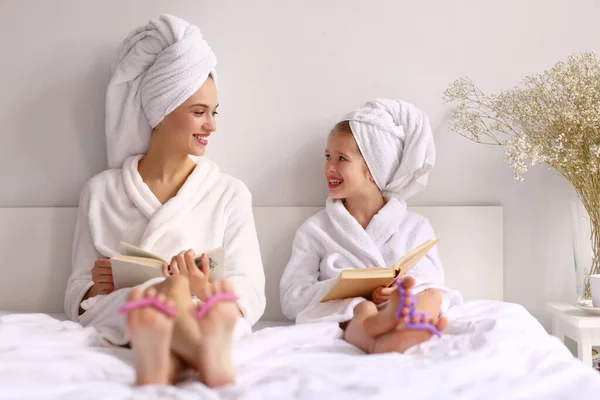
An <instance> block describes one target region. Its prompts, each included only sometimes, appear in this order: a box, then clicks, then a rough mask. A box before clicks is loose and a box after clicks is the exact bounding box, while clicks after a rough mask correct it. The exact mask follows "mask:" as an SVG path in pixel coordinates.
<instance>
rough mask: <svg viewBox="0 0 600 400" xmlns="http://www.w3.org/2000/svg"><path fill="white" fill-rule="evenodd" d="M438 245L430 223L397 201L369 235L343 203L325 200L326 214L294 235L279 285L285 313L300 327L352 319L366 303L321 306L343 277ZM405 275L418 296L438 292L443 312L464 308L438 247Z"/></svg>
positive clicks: (347, 301)
mask: <svg viewBox="0 0 600 400" xmlns="http://www.w3.org/2000/svg"><path fill="white" fill-rule="evenodd" d="M429 239H435V235H434V232H433V229H432V227H431V224H430V223H429V221H428V220H427V219H426V218H425V217H423V216H421V215H418V214H415V213H412V212H410V211H408V210H407V209H406V203H404V202H402V201H400V200H398V199H397V198H395V197H392V198H390V199H388V201H387V203H386V205H385V206H384V207H383V208H382V209H381V210H380V211H379V212H378V213H377V214H376V215H375V216H374V217H373V219H372V220H371V222H370V223H369V225H368V226H367V229H366V230H365V229H363V228H362V226H360V224H359V223H358V222H357V221H356V219H354V217H352V215H350V213H349V212H348V211H347V210H346V208H345V207H344V205H343V204H342V202H341V201H339V200H335V201H334V200H332V199H331V198H329V199H328V200H327V204H326V208H325V210H323V211H321V212H319V213H317V214H316V215H314V216H312V217H311V218H309V219H308V220H307V221H306V222H305V223H304V224H303V225H302V226H301V227H300V228H299V229H298V231H297V232H296V237H295V240H294V244H293V249H292V255H291V258H290V261H289V263H288V265H287V266H286V269H285V271H284V273H283V276H282V278H281V283H280V292H281V306H282V310H283V313H284V314H285V315H286V316H287V317H288V318H290V319H296V322H317V321H336V322H344V321H348V320H350V319H352V316H353V314H354V307H355V306H356V305H357V304H358V303H360V302H361V301H364V300H365V299H364V298H352V299H344V300H331V301H328V302H326V303H320V300H321V298H323V296H324V295H325V294H326V293H327V291H328V290H329V288H330V287H331V285H332V284H333V282H334V281H335V279H336V278H337V276H338V275H339V273H340V271H341V270H343V269H349V268H367V267H390V268H391V267H393V266H394V264H396V262H397V261H398V260H399V259H400V258H401V257H402V256H403V255H404V254H406V253H407V252H408V251H410V250H412V249H413V248H415V247H417V246H419V245H420V244H422V243H423V242H425V241H427V240H429ZM407 275H411V276H413V277H415V279H416V281H417V284H416V286H415V288H414V291H415V293H418V292H420V291H423V290H425V289H429V288H437V289H439V290H440V291H441V293H442V296H443V304H442V312H444V311H446V310H447V309H448V308H449V307H450V306H452V305H454V304H458V303H460V302H462V297H461V295H460V293H458V292H457V291H454V290H450V289H448V288H446V287H444V286H443V285H444V270H443V268H442V263H441V262H440V259H439V257H438V253H437V249H436V247H434V248H433V249H431V250H430V251H429V253H428V254H427V255H426V256H425V257H424V258H423V259H422V260H421V261H420V262H419V263H418V264H417V265H416V266H415V267H413V268H412V269H411V270H410V271H409V272H408V274H407Z"/></svg>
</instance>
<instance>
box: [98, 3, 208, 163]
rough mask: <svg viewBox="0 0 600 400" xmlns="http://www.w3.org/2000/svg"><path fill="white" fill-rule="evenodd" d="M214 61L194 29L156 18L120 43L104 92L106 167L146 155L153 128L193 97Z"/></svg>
mask: <svg viewBox="0 0 600 400" xmlns="http://www.w3.org/2000/svg"><path fill="white" fill-rule="evenodd" d="M216 64H217V59H216V57H215V55H214V53H213V52H212V50H211V48H210V47H209V46H208V43H206V41H205V40H204V39H203V38H202V34H201V33H200V30H199V29H198V27H196V26H194V25H191V24H189V23H187V22H186V21H184V20H182V19H180V18H177V17H174V16H172V15H166V14H165V15H161V16H160V17H159V18H158V19H157V20H152V21H150V22H148V23H147V24H146V25H144V26H141V27H139V28H137V29H134V30H133V31H132V32H131V33H130V34H129V35H128V36H127V38H126V39H125V40H124V42H123V43H122V44H121V47H120V49H119V51H118V56H117V60H116V63H115V67H114V72H113V76H112V78H111V80H110V83H109V85H108V90H107V93H106V144H107V155H108V164H109V166H110V168H121V166H122V165H123V162H124V161H125V160H126V159H127V158H128V157H129V156H132V155H134V154H141V153H144V152H146V150H147V149H148V145H149V143H150V135H151V133H152V129H153V128H154V127H156V125H158V123H159V122H160V121H162V120H163V118H164V117H165V116H166V115H168V114H169V113H171V112H172V111H173V110H174V109H176V108H177V107H179V106H180V105H181V104H182V103H183V102H185V101H186V100H187V99H188V98H189V97H190V96H191V95H193V94H194V93H195V92H196V91H198V89H200V87H201V86H202V84H203V83H204V82H205V81H206V79H208V77H209V75H210V76H211V77H212V78H213V80H215V83H216V73H215V66H216Z"/></svg>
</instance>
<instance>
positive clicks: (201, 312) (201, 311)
mask: <svg viewBox="0 0 600 400" xmlns="http://www.w3.org/2000/svg"><path fill="white" fill-rule="evenodd" d="M238 299H239V296H237V295H235V294H231V293H219V294H215V295H214V296H211V297H209V299H208V300H206V301H205V302H204V303H203V304H202V305H201V306H200V307H198V310H197V311H196V318H202V317H204V316H205V315H206V313H208V311H209V310H210V309H211V308H212V306H214V305H215V304H216V303H218V302H220V301H236V300H238Z"/></svg>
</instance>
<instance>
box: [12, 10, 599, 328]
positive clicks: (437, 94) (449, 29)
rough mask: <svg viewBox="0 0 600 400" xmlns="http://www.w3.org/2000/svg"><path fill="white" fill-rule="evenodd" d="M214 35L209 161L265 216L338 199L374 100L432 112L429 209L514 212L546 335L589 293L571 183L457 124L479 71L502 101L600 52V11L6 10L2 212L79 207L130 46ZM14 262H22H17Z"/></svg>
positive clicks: (521, 271)
mask: <svg viewBox="0 0 600 400" xmlns="http://www.w3.org/2000/svg"><path fill="white" fill-rule="evenodd" d="M163 12H168V13H172V14H175V15H178V16H181V17H183V18H185V19H187V20H189V21H190V22H193V23H195V24H197V25H199V27H200V28H201V30H202V31H203V33H204V35H205V37H206V38H207V40H208V41H209V43H210V44H211V46H212V47H213V49H214V50H215V52H216V54H217V57H218V59H219V65H218V67H217V68H218V72H219V74H220V84H221V86H220V89H221V90H220V97H221V98H220V100H221V104H222V105H221V107H222V108H221V110H220V111H221V115H220V117H219V118H220V122H219V129H218V132H217V133H218V134H217V135H215V136H216V137H215V139H214V140H213V141H212V144H211V148H210V149H209V153H208V154H209V157H210V158H212V159H214V160H216V161H217V162H218V163H219V164H220V165H221V168H222V169H223V170H224V171H226V172H229V173H231V174H233V175H235V176H237V177H239V178H241V179H242V180H243V181H245V182H246V184H247V185H248V186H249V188H250V189H251V191H252V193H253V194H254V203H255V205H256V206H270V205H286V206H291V205H304V206H313V205H314V206H318V205H322V204H323V203H324V199H325V195H326V190H325V185H324V184H323V179H322V177H321V165H322V152H323V145H324V141H325V136H326V134H327V132H328V129H329V128H330V127H331V125H332V124H333V123H334V122H336V118H338V117H340V116H341V115H342V114H343V113H344V112H346V111H348V110H350V109H352V108H354V107H356V106H359V105H361V104H362V103H363V102H364V101H366V100H368V99H370V98H373V97H396V98H403V99H406V100H409V101H412V102H413V103H415V104H416V105H418V106H420V107H421V108H423V109H424V110H426V111H427V112H428V113H429V116H430V119H431V122H432V126H433V128H434V130H435V135H436V141H437V146H438V162H437V167H436V169H435V171H434V172H433V174H432V175H431V179H430V185H429V188H428V189H427V190H426V191H425V192H423V193H422V194H420V195H419V196H418V197H415V198H414V199H413V201H412V202H411V204H413V205H478V204H481V205H488V204H490V205H496V204H500V205H503V206H504V207H505V229H506V230H505V238H504V239H505V264H506V265H505V269H506V270H505V299H506V300H507V301H512V302H518V303H521V304H523V305H525V306H526V307H527V308H528V309H529V310H530V311H531V312H532V313H533V314H534V315H535V316H536V317H538V318H540V319H541V320H542V322H543V323H544V324H546V325H548V324H547V322H548V318H547V315H546V312H545V310H544V304H545V302H546V301H548V300H560V299H571V298H572V297H573V296H574V294H573V292H574V273H573V263H572V260H571V248H570V232H569V209H568V206H569V197H570V196H571V195H572V192H571V189H570V187H569V185H568V184H566V183H565V182H564V181H563V180H561V179H560V178H558V177H556V176H554V175H553V174H552V173H551V172H550V171H548V170H547V169H546V168H544V167H539V168H537V169H535V170H533V171H532V172H531V173H530V174H529V175H527V176H526V180H525V182H523V183H517V182H515V181H513V180H512V179H511V176H512V172H511V170H510V169H509V168H508V166H506V165H505V164H504V162H503V155H502V149H500V148H492V147H485V146H480V145H476V144H474V143H471V142H469V141H467V140H466V139H463V138H461V137H460V136H458V135H457V134H455V133H453V132H449V131H448V130H447V129H446V123H447V121H448V117H449V111H450V109H449V107H447V106H444V105H443V104H442V101H441V96H442V92H443V90H444V89H445V88H446V86H447V85H448V84H449V83H450V82H451V81H452V80H453V79H455V78H458V77H459V76H461V75H468V76H470V77H472V78H473V80H474V81H475V82H476V83H478V84H479V85H480V86H481V87H482V88H483V89H484V90H487V91H497V90H500V89H502V88H507V87H509V86H511V85H513V84H515V83H516V82H517V81H518V80H519V79H520V78H521V77H522V76H523V75H525V74H531V73H535V72H539V71H542V70H543V69H545V68H548V67H550V66H551V65H552V64H553V63H554V62H555V61H557V60H559V59H562V58H564V57H566V56H567V55H568V54H569V53H571V52H575V51H582V50H595V51H600V42H598V37H599V35H598V34H599V33H600V32H599V30H600V29H599V28H598V24H597V17H598V15H600V3H599V2H596V1H593V0H579V1H573V0H571V1H568V0H561V1H558V0H555V1H549V0H529V1H526V2H525V1H522V0H505V1H502V2H500V1H495V2H489V1H487V2H482V1H477V0H471V1H441V0H440V1H419V2H416V1H398V0H387V1H376V0H369V1H364V0H337V1H323V0H311V1H302V2H300V1H283V0H262V1H253V2H246V1H242V0H238V1H232V0H218V1H217V0H213V1H198V0H190V1H183V0H179V1H169V2H167V1H160V0H127V1H122V0H104V1H101V2H91V1H80V0H53V1H42V0H38V1H26V0H2V1H1V2H0V37H2V40H1V41H0V54H1V62H0V68H1V71H2V73H1V74H0V88H1V89H0V110H1V111H0V127H1V128H2V134H1V135H0V183H1V184H2V190H1V191H0V206H71V205H76V204H77V201H78V193H79V190H80V189H81V187H82V185H83V183H84V182H85V181H86V180H87V179H88V178H89V177H90V176H92V175H93V174H95V173H97V172H99V171H101V170H102V169H103V168H105V167H106V160H105V156H106V150H105V141H104V133H103V124H104V115H103V112H104V92H105V87H106V84H107V82H108V79H109V65H110V63H111V61H112V57H113V54H114V51H115V49H116V47H117V45H118V43H119V41H120V40H122V39H123V38H124V36H125V35H126V34H127V33H128V32H129V30H130V29H132V28H134V27H135V26H137V25H139V24H142V23H145V22H146V21H147V20H148V19H151V18H154V17H155V16H157V15H159V14H160V13H163ZM4 268H6V266H4Z"/></svg>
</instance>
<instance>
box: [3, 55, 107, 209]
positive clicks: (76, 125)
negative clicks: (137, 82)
mask: <svg viewBox="0 0 600 400" xmlns="http://www.w3.org/2000/svg"><path fill="white" fill-rule="evenodd" d="M113 53H114V49H112V48H111V49H102V50H98V51H97V52H96V54H97V57H96V60H95V61H94V62H93V63H92V65H90V68H88V69H87V70H83V69H82V70H78V71H77V75H71V76H69V77H68V79H63V80H62V81H60V82H56V81H54V80H53V81H51V82H48V85H46V86H43V87H40V88H39V92H37V94H36V95H34V96H31V97H30V98H29V99H28V102H27V103H24V104H22V107H19V109H18V110H17V115H15V118H11V120H10V121H11V122H13V123H12V124H11V125H12V126H10V127H9V128H8V131H9V132H11V134H12V135H13V137H11V138H10V140H9V146H8V147H9V149H7V150H9V151H8V152H7V155H8V157H9V159H11V162H10V163H9V165H12V166H13V168H14V169H13V171H12V172H11V171H6V173H8V174H9V176H8V178H9V179H12V180H13V182H14V180H15V179H18V182H14V183H13V184H11V185H9V186H10V187H12V188H13V193H12V196H11V197H9V198H8V199H7V198H2V196H1V195H0V204H2V205H3V206H10V205H15V206H16V205H18V206H21V207H22V206H74V205H77V204H78V199H79V192H80V190H81V188H82V187H83V185H84V183H85V182H86V181H87V180H88V179H89V178H90V177H91V176H93V175H95V174H96V173H98V172H100V171H102V170H104V169H106V167H107V161H106V141H105V135H104V115H105V114H104V113H105V95H106V87H107V85H108V81H109V79H110V62H111V56H112V54H113ZM76 56H77V55H76V54H65V53H64V52H63V53H62V54H57V55H56V57H58V58H60V59H63V60H68V59H72V58H75V57H76ZM43 63H44V61H43V60H41V61H40V64H41V65H43ZM25 155H27V156H25ZM15 170H16V171H19V173H20V176H16V174H14V171H15ZM39 171H46V172H51V173H40V172H39ZM66 177H70V178H71V179H65V178H66ZM23 182H27V183H28V184H26V185H25V184H23ZM57 188H58V190H57ZM15 192H16V193H15ZM42 193H43V194H44V195H43V196H40V194H42ZM48 194H50V196H48ZM5 196H6V195H5ZM40 197H42V198H43V199H41V200H37V199H38V198H40ZM11 198H16V199H21V201H19V204H11V200H10V199H11ZM22 199H28V201H27V204H23V203H24V202H23V201H22Z"/></svg>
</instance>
